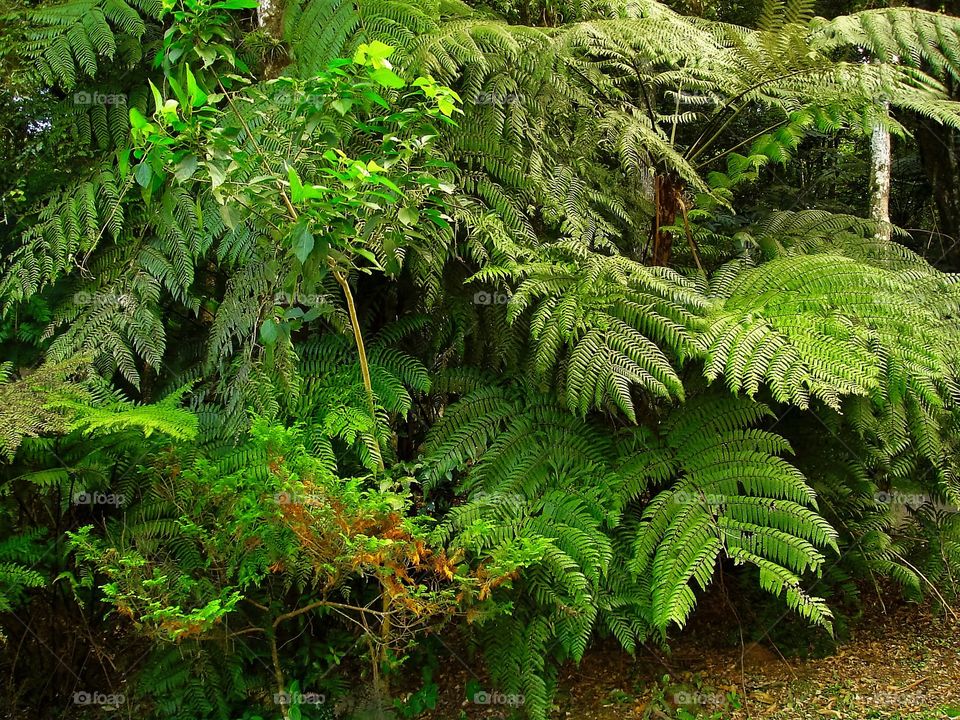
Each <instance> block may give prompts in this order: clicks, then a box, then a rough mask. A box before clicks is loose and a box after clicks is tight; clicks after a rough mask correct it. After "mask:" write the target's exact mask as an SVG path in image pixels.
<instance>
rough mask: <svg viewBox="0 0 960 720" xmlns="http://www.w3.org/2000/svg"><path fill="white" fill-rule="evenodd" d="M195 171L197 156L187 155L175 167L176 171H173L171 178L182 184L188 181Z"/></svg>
mask: <svg viewBox="0 0 960 720" xmlns="http://www.w3.org/2000/svg"><path fill="white" fill-rule="evenodd" d="M196 171H197V156H196V155H187V156H186V157H185V158H184V159H183V160H181V161H180V162H179V164H178V165H177V169H176V170H175V171H174V173H173V176H174V177H175V178H176V179H177V180H179V181H180V182H183V181H184V180H189V179H190V178H191V177H192V176H193V174H194V173H195V172H196Z"/></svg>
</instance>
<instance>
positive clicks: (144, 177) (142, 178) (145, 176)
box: [133, 162, 153, 187]
mask: <svg viewBox="0 0 960 720" xmlns="http://www.w3.org/2000/svg"><path fill="white" fill-rule="evenodd" d="M133 177H134V178H136V180H137V183H138V184H139V185H140V187H147V186H148V185H149V184H150V181H151V180H152V179H153V170H152V169H151V168H150V165H149V164H148V163H145V162H142V163H140V164H139V165H137V169H136V170H134V171H133Z"/></svg>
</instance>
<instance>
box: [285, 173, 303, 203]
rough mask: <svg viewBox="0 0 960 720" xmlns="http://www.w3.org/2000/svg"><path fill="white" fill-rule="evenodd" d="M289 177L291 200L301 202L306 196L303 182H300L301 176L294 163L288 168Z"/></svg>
mask: <svg viewBox="0 0 960 720" xmlns="http://www.w3.org/2000/svg"><path fill="white" fill-rule="evenodd" d="M287 178H289V180H290V201H291V202H295V203H298V202H301V201H302V200H303V198H304V195H303V183H301V182H300V176H299V175H297V171H296V169H295V168H294V167H293V165H291V166H289V167H288V168H287Z"/></svg>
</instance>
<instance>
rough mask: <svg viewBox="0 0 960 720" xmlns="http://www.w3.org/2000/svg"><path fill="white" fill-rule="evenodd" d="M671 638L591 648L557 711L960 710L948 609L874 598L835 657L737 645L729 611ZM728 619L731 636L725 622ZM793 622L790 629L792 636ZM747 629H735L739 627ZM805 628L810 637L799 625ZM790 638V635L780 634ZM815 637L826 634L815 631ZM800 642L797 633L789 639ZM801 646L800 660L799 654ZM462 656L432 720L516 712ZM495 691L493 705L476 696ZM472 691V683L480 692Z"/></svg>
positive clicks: (892, 714)
mask: <svg viewBox="0 0 960 720" xmlns="http://www.w3.org/2000/svg"><path fill="white" fill-rule="evenodd" d="M695 618H697V619H696V621H695V622H694V623H693V624H692V625H691V627H690V628H689V629H688V630H687V631H685V632H683V633H681V634H679V635H677V636H676V638H674V639H672V641H671V648H672V651H671V652H670V653H669V654H668V653H666V652H664V651H662V650H661V649H659V648H658V647H656V646H654V645H650V646H647V647H644V648H643V649H642V650H641V651H638V652H637V654H636V657H635V658H634V657H631V656H629V655H627V654H625V653H623V652H622V651H621V650H619V649H618V648H617V647H615V646H613V645H611V646H609V647H608V646H601V647H598V648H594V649H592V650H590V651H589V652H588V654H587V655H586V657H584V659H583V661H582V662H581V663H580V665H579V666H576V665H574V664H572V663H571V664H569V665H567V666H565V667H564V668H563V669H562V671H561V675H560V687H559V692H558V693H557V697H556V700H555V707H554V713H553V717H555V718H563V719H565V718H574V719H576V720H621V719H624V720H630V719H633V718H637V719H638V720H639V719H645V718H656V719H658V720H664V719H668V720H675V719H676V718H680V719H682V720H690V719H692V718H709V719H711V720H743V719H746V718H765V719H769V720H801V719H802V720H808V719H813V718H816V719H817V720H824V719H826V718H849V719H850V720H867V719H868V718H885V719H888V720H933V719H935V718H960V622H958V620H957V619H956V618H955V617H954V616H952V615H951V614H950V613H949V612H944V611H943V610H935V609H932V608H931V607H929V606H921V605H917V604H913V603H905V602H900V603H897V604H896V605H893V606H891V605H890V603H889V602H888V603H887V604H886V605H881V604H880V602H879V601H878V600H877V599H876V598H874V599H873V600H870V599H869V598H864V612H863V615H862V616H861V617H860V619H859V620H857V621H856V623H853V624H851V625H850V628H849V633H848V634H849V637H848V639H847V640H846V641H844V642H842V643H841V644H839V646H838V647H835V648H833V647H831V648H830V653H829V654H828V655H827V656H826V657H819V658H818V657H808V658H807V659H802V658H798V657H796V656H795V652H796V643H792V642H785V641H784V640H783V639H780V640H779V642H780V645H781V646H785V645H787V644H791V645H793V646H794V647H793V649H792V650H788V651H786V652H785V651H784V649H783V648H782V647H778V646H777V645H774V644H773V642H772V641H770V640H769V638H770V637H771V635H774V633H768V634H767V638H768V639H767V640H765V641H764V642H762V643H743V644H740V643H739V642H736V643H734V642H731V636H730V635H729V626H730V615H729V614H727V615H723V614H722V613H721V612H720V611H718V612H717V613H715V614H714V615H711V613H710V612H709V611H706V612H705V613H704V616H702V617H699V618H698V617H697V615H695ZM721 627H722V628H725V630H724V631H723V632H724V633H726V634H720V633H719V632H718V630H717V629H718V628H721ZM789 632H790V631H789V630H788V633H789ZM734 633H736V627H734ZM797 634H798V635H804V636H805V635H806V633H805V632H804V631H802V630H800V629H798V630H797ZM781 637H782V633H781ZM811 637H815V634H813V633H811ZM788 640H789V637H788ZM792 653H793V654H794V656H793V657H791V656H790V655H791V654H792ZM475 664H476V663H467V662H464V661H462V660H461V659H460V658H459V657H458V656H457V655H456V654H455V653H451V656H450V657H449V658H447V660H446V663H445V665H444V668H443V671H442V673H441V675H442V677H441V679H440V686H441V687H440V696H439V701H438V704H437V707H436V709H435V710H434V711H433V712H432V713H430V714H427V715H423V716H421V717H425V718H431V720H474V719H475V718H511V717H515V716H516V715H515V714H514V710H513V709H512V708H511V707H510V706H509V704H508V703H509V701H510V698H509V696H506V695H504V694H501V695H499V696H497V695H493V694H492V693H495V692H496V691H495V690H491V689H490V683H489V682H488V681H487V680H486V678H484V677H483V676H481V675H478V674H476V671H475V670H474V669H472V668H470V669H468V667H467V666H468V665H475ZM477 687H480V688H484V689H486V690H487V692H488V693H491V695H489V696H488V699H489V700H490V703H489V704H478V703H476V702H473V701H471V700H466V699H465V698H466V692H465V689H471V688H473V689H475V688H477ZM471 692H472V690H471Z"/></svg>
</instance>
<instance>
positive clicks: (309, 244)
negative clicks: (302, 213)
mask: <svg viewBox="0 0 960 720" xmlns="http://www.w3.org/2000/svg"><path fill="white" fill-rule="evenodd" d="M290 243H291V245H292V247H293V254H294V255H296V256H297V259H298V260H299V261H300V262H301V263H305V262H306V261H307V258H308V257H310V253H311V251H312V250H313V233H311V232H310V228H309V227H308V222H307V220H306V219H303V218H301V220H300V221H299V222H298V223H297V224H296V225H295V226H294V228H293V232H292V233H291V234H290Z"/></svg>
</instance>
